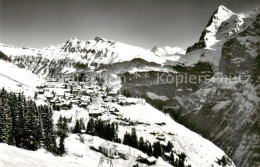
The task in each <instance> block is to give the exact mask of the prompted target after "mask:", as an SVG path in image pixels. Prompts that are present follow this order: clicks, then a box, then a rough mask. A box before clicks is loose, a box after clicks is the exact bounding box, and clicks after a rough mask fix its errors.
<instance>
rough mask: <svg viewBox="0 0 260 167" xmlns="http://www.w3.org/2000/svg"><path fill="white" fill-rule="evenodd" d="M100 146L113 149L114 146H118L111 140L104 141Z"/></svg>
mask: <svg viewBox="0 0 260 167" xmlns="http://www.w3.org/2000/svg"><path fill="white" fill-rule="evenodd" d="M99 147H101V148H106V149H112V148H116V147H117V146H116V145H114V144H111V143H109V142H103V143H102V144H101V145H100V146H99Z"/></svg>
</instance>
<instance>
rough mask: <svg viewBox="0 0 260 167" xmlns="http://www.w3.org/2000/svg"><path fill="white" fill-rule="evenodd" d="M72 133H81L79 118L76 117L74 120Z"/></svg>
mask: <svg viewBox="0 0 260 167" xmlns="http://www.w3.org/2000/svg"><path fill="white" fill-rule="evenodd" d="M73 133H81V127H80V124H79V120H78V119H77V121H76V124H75V127H74V129H73Z"/></svg>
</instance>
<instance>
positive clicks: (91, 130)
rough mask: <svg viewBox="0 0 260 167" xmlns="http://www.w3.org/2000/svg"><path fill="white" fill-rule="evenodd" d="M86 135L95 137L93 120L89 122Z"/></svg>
mask: <svg viewBox="0 0 260 167" xmlns="http://www.w3.org/2000/svg"><path fill="white" fill-rule="evenodd" d="M86 133H87V134H90V135H94V133H95V121H94V119H93V118H90V120H89V121H88V125H87V130H86Z"/></svg>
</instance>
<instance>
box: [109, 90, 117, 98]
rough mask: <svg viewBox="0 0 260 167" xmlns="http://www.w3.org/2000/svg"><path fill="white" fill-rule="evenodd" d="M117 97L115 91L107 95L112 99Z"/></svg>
mask: <svg viewBox="0 0 260 167" xmlns="http://www.w3.org/2000/svg"><path fill="white" fill-rule="evenodd" d="M116 95H117V92H116V91H110V92H109V93H108V96H112V97H115V96H116Z"/></svg>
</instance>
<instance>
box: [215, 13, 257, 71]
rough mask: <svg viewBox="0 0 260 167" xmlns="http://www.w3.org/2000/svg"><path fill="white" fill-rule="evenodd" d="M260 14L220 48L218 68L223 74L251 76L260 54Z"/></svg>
mask: <svg viewBox="0 0 260 167" xmlns="http://www.w3.org/2000/svg"><path fill="white" fill-rule="evenodd" d="M259 19H260V15H258V16H257V17H256V19H255V21H253V23H252V24H251V26H249V27H248V28H247V29H246V30H245V31H243V32H241V33H239V34H238V35H237V36H236V37H234V38H232V39H229V40H228V41H227V42H225V43H224V45H223V48H222V55H221V61H220V65H219V70H220V71H221V72H223V74H225V75H231V74H235V73H237V74H238V73H239V74H243V75H250V76H252V75H253V73H254V71H255V70H257V69H256V68H257V67H255V66H254V64H255V63H256V61H257V56H260V49H259V48H260V21H259ZM259 75H260V74H259Z"/></svg>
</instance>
